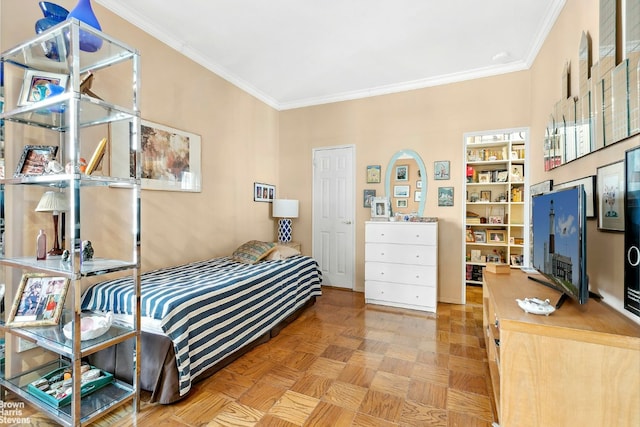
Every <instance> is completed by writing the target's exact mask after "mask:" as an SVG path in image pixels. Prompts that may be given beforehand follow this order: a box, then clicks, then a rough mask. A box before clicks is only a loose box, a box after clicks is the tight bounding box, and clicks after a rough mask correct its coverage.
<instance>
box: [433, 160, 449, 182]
mask: <svg viewBox="0 0 640 427" xmlns="http://www.w3.org/2000/svg"><path fill="white" fill-rule="evenodd" d="M450 165H451V164H450V162H449V160H437V161H435V162H433V173H434V179H436V180H447V179H450V178H451V172H450Z"/></svg>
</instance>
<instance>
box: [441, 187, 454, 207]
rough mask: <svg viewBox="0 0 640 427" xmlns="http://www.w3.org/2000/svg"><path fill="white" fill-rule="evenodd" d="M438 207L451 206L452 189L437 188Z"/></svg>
mask: <svg viewBox="0 0 640 427" xmlns="http://www.w3.org/2000/svg"><path fill="white" fill-rule="evenodd" d="M438 206H453V187H438Z"/></svg>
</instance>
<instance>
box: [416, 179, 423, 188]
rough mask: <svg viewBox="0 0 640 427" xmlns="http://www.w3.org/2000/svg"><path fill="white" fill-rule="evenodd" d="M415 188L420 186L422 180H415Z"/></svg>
mask: <svg viewBox="0 0 640 427" xmlns="http://www.w3.org/2000/svg"><path fill="white" fill-rule="evenodd" d="M416 188H422V180H421V179H419V180H417V181H416Z"/></svg>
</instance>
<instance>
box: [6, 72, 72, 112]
mask: <svg viewBox="0 0 640 427" xmlns="http://www.w3.org/2000/svg"><path fill="white" fill-rule="evenodd" d="M68 80H69V76H68V75H66V74H58V73H50V72H47V71H39V70H26V71H25V72H24V79H23V81H22V89H21V91H20V97H19V98H18V103H17V104H18V106H21V107H22V106H25V105H29V104H32V103H34V102H37V101H40V99H39V91H38V88H37V87H38V86H41V85H46V84H48V83H50V84H54V85H58V86H62V87H64V88H66V87H67V81H68Z"/></svg>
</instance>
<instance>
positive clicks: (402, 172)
mask: <svg viewBox="0 0 640 427" xmlns="http://www.w3.org/2000/svg"><path fill="white" fill-rule="evenodd" d="M396 181H409V165H400V166H396Z"/></svg>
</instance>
